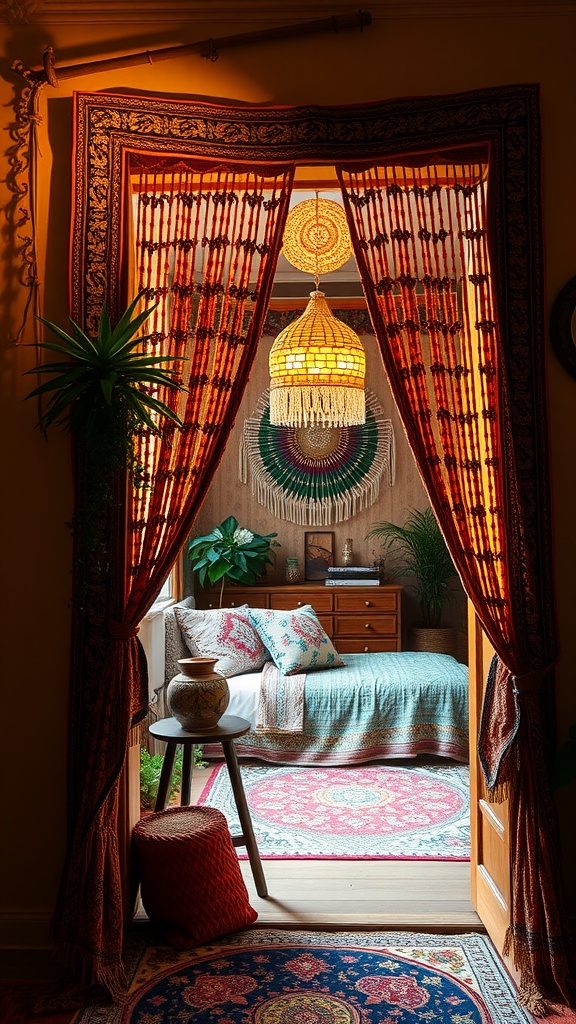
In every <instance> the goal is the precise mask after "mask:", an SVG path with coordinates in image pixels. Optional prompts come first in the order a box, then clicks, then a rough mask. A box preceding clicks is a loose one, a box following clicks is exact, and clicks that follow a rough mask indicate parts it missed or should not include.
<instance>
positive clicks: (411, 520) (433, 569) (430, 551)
mask: <svg viewBox="0 0 576 1024" xmlns="http://www.w3.org/2000/svg"><path fill="white" fill-rule="evenodd" d="M369 537H377V538H378V539H379V540H380V542H381V543H382V546H383V548H384V550H385V552H386V553H387V554H388V553H389V554H391V555H392V557H393V558H394V559H395V565H396V573H397V574H398V575H402V576H413V577H414V580H415V583H414V590H415V592H416V596H417V599H418V603H419V605H420V611H421V614H422V626H423V627H424V628H425V629H438V628H440V626H441V621H442V609H443V607H444V605H445V603H446V601H447V600H449V598H450V596H451V592H450V590H449V589H448V582H449V580H451V579H453V578H454V577H455V576H456V575H457V573H456V569H455V568H454V563H453V562H452V558H451V557H450V552H449V551H448V548H447V547H446V542H445V540H444V537H443V536H442V532H441V530H440V527H439V526H438V523H437V521H436V517H435V515H434V513H433V511H432V509H431V508H430V506H428V508H425V509H424V511H423V512H420V511H419V510H418V509H410V512H409V515H408V517H407V519H406V522H405V523H404V526H398V525H397V524H396V523H390V522H382V523H376V524H375V525H374V526H373V527H372V528H371V529H370V530H369V532H368V533H367V534H366V538H367V539H368V538H369Z"/></svg>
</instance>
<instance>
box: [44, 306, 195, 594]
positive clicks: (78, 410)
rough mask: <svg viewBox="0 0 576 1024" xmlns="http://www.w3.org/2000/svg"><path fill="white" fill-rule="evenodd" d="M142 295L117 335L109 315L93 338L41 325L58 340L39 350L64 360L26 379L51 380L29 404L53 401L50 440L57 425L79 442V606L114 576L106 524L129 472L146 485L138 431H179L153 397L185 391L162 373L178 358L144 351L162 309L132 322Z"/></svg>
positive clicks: (48, 415)
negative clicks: (146, 329)
mask: <svg viewBox="0 0 576 1024" xmlns="http://www.w3.org/2000/svg"><path fill="white" fill-rule="evenodd" d="M143 295H144V293H140V294H138V295H137V296H136V298H135V299H134V300H133V301H132V302H131V303H130V305H129V306H128V308H127V309H126V311H125V312H124V313H123V315H122V316H121V317H120V319H119V321H118V323H117V324H116V325H115V326H114V327H112V325H111V323H110V318H109V316H108V312H107V310H106V308H103V309H102V313H101V315H100V321H99V326H98V333H97V336H96V337H95V338H91V337H90V336H89V335H88V334H86V333H85V332H84V331H83V330H82V329H81V328H80V327H79V326H78V324H76V323H74V321H73V320H70V323H71V324H72V333H70V334H69V333H67V332H66V331H64V330H62V328H61V327H58V325H57V324H53V323H51V322H50V321H49V320H44V319H43V318H41V317H39V319H40V320H41V322H42V323H43V324H44V326H45V327H47V328H48V330H50V331H52V332H53V334H55V335H56V336H57V339H59V340H54V341H51V340H46V341H43V342H41V343H40V348H42V349H46V350H48V351H50V352H56V353H58V354H59V355H60V356H61V357H63V358H62V359H61V360H60V361H58V362H49V363H43V364H40V365H39V366H36V367H34V368H33V369H31V370H28V371H27V372H28V373H36V374H41V375H44V374H47V375H49V377H50V379H49V380H46V381H44V383H42V384H40V385H39V386H38V387H36V388H34V390H33V391H31V392H30V394H29V395H27V396H26V397H27V398H35V397H36V398H40V399H41V400H42V399H43V398H46V397H47V398H48V401H47V403H46V406H45V408H44V409H43V410H41V413H40V419H39V424H38V425H39V427H40V428H41V429H42V431H43V432H44V433H46V432H47V430H48V428H49V427H51V426H52V425H53V424H58V425H60V426H62V427H63V428H64V429H65V430H68V431H69V432H70V433H71V434H72V435H73V438H74V453H75V466H76V476H77V482H76V503H75V509H74V515H73V519H72V523H71V526H72V531H73V534H74V538H75V568H76V581H75V596H76V601H77V602H78V603H79V604H80V606H82V605H84V602H85V601H86V600H87V599H88V595H89V592H90V586H91V581H92V582H94V581H96V580H97V579H98V578H99V579H101V578H102V574H104V573H107V572H108V571H109V564H110V558H109V551H108V544H109V538H108V533H107V522H108V519H109V515H110V513H111V511H112V509H113V507H114V504H115V503H117V502H118V501H119V500H120V499H119V493H120V492H119V490H118V488H119V486H121V485H120V481H121V479H122V472H123V471H125V470H129V471H131V472H132V474H133V479H134V481H135V482H136V483H137V484H141V483H142V479H143V478H142V475H141V473H142V470H143V468H144V467H142V466H140V465H139V464H138V460H137V458H136V447H135V438H136V435H137V433H138V431H139V430H141V429H143V428H149V429H150V430H151V431H154V432H155V433H158V432H159V431H160V430H161V429H162V427H163V425H164V424H163V423H162V420H163V419H164V420H169V421H171V422H172V423H175V424H180V420H179V418H178V416H177V414H176V413H175V412H174V411H173V410H172V409H170V408H169V406H168V405H166V404H165V403H164V402H162V401H161V400H160V399H158V398H156V397H154V395H152V394H150V393H149V392H150V390H151V389H152V388H157V387H166V388H173V389H177V390H184V388H183V386H182V384H181V383H179V382H178V380H176V379H175V378H174V376H173V373H172V372H171V371H166V370H164V369H162V364H165V363H167V362H168V361H170V362H174V360H173V357H171V356H165V355H152V354H149V353H147V352H142V351H141V349H140V346H141V345H142V344H143V343H144V342H145V341H147V340H148V338H149V337H150V335H140V336H138V332H139V331H140V328H141V327H142V325H143V324H144V322H145V321H146V320H147V318H148V317H149V316H150V315H151V313H152V312H153V311H154V309H155V308H156V305H154V306H151V307H149V308H147V309H144V310H142V311H141V312H140V313H138V314H136V315H134V313H135V310H136V307H137V306H138V304H139V303H140V302H141V300H142V298H143ZM154 414H157V418H156V421H155V419H154V418H153V416H154Z"/></svg>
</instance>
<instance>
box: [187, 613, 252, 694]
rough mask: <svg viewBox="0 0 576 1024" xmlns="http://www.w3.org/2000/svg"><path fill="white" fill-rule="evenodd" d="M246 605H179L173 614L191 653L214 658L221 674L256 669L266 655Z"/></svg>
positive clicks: (195, 655) (228, 675) (239, 672)
mask: <svg viewBox="0 0 576 1024" xmlns="http://www.w3.org/2000/svg"><path fill="white" fill-rule="evenodd" d="M247 609H248V606H247V605H241V606H240V607H239V608H213V609H210V610H209V611H203V610H201V609H199V608H179V607H178V606H176V608H175V609H174V614H175V616H176V621H177V622H178V625H179V626H180V630H181V632H182V636H183V637H184V640H185V641H186V644H187V646H188V647H189V648H190V654H192V655H193V656H194V657H198V655H201V656H202V657H204V658H217V659H218V661H217V662H216V665H215V666H214V668H215V669H216V672H221V673H222V675H223V676H226V677H227V678H230V677H231V676H238V675H241V673H242V672H257V671H258V670H259V669H261V668H262V666H263V665H264V664H265V662H267V661H270V655H269V654H268V651H267V650H266V648H265V647H264V645H263V643H262V641H261V639H260V637H259V636H258V633H257V631H256V629H255V628H254V626H253V625H252V623H251V622H250V619H249V618H248V610H247Z"/></svg>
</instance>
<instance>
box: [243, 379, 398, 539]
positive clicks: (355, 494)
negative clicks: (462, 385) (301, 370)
mask: <svg viewBox="0 0 576 1024" xmlns="http://www.w3.org/2000/svg"><path fill="white" fill-rule="evenodd" d="M384 473H387V476H388V484H389V485H390V486H392V485H393V484H394V481H395V438H394V429H393V426H392V423H391V421H390V420H387V419H385V418H384V412H383V410H382V408H381V406H380V404H379V402H378V399H377V398H376V396H375V395H374V394H373V393H372V392H371V391H367V392H366V422H365V423H364V424H362V425H360V426H355V427H325V426H309V427H282V426H275V425H274V424H271V423H270V392H269V391H264V392H263V393H262V395H261V396H260V398H259V400H258V403H257V406H256V410H255V413H254V416H252V417H250V418H248V419H246V420H245V422H244V430H243V436H242V441H241V444H240V465H239V477H240V480H241V482H242V483H247V482H248V476H249V475H250V476H251V482H252V493H253V494H254V495H255V497H256V499H257V500H258V502H259V503H260V504H261V505H264V507H265V508H267V509H268V510H269V511H270V512H272V514H273V515H274V516H276V517H277V518H278V519H285V520H287V521H288V522H291V523H297V524H298V525H299V526H330V525H331V524H334V523H341V522H345V521H346V520H347V519H351V518H352V516H355V515H358V513H359V512H362V511H363V510H364V509H366V508H370V506H371V505H372V504H373V503H374V502H375V501H376V499H377V498H378V494H379V490H380V481H381V479H382V477H383V476H384Z"/></svg>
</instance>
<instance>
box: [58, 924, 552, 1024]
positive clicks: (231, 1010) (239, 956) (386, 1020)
mask: <svg viewBox="0 0 576 1024" xmlns="http://www.w3.org/2000/svg"><path fill="white" fill-rule="evenodd" d="M125 962H126V966H127V969H128V970H129V977H131V983H130V993H129V996H128V1000H127V1002H126V1003H125V1005H124V1006H123V1007H120V1006H115V1007H104V1006H100V1007H92V1008H90V1009H87V1010H84V1011H83V1012H82V1013H81V1014H80V1016H79V1017H78V1018H77V1020H76V1024H532V1018H531V1017H530V1016H529V1015H528V1014H526V1012H525V1011H524V1010H523V1009H522V1008H520V1007H519V1006H518V1005H517V1003H516V1001H515V994H514V989H513V986H512V984H511V982H510V981H509V978H508V976H507V974H506V973H505V972H504V970H503V968H502V966H501V964H500V962H499V960H498V957H497V956H496V954H495V952H494V950H493V948H492V946H491V944H490V942H489V940H488V939H486V938H485V937H484V936H483V935H474V934H470V935H457V936H454V935H452V936H446V935H444V936H442V935H422V934H417V933H410V932H384V933H383V932H292V931H285V932H283V931H279V930H267V929H266V930H260V929H251V930H249V931H244V932H238V933H236V934H235V935H232V936H228V937H227V938H224V939H220V940H218V941H217V942H215V943H212V944H210V945H209V946H202V947H198V948H197V949H195V950H194V951H191V950H187V951H186V952H182V953H176V952H175V951H174V950H173V949H168V948H167V947H158V946H155V947H152V948H146V949H144V950H143V949H142V948H141V946H140V948H138V949H134V950H130V949H128V950H127V951H126V954H125Z"/></svg>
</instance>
